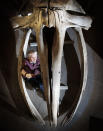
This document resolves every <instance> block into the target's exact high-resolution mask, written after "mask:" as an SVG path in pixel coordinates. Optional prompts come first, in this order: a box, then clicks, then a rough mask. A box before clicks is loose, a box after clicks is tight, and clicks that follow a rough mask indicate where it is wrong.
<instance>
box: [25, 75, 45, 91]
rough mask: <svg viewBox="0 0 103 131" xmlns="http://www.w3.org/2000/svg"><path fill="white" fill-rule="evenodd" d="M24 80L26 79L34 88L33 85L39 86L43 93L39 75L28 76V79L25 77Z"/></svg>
mask: <svg viewBox="0 0 103 131" xmlns="http://www.w3.org/2000/svg"><path fill="white" fill-rule="evenodd" d="M26 81H28V82H29V83H30V84H31V85H32V86H33V87H34V88H35V86H37V87H39V88H40V90H41V91H42V93H44V88H43V83H42V79H41V75H37V76H35V77H34V78H30V79H27V78H26Z"/></svg>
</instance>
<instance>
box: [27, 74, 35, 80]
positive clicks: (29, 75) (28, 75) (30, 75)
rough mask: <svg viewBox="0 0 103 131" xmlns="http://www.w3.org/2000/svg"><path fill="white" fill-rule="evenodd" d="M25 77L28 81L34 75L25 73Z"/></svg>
mask: <svg viewBox="0 0 103 131" xmlns="http://www.w3.org/2000/svg"><path fill="white" fill-rule="evenodd" d="M25 77H26V78H29V79H30V78H32V77H34V74H30V73H27V74H26V75H25Z"/></svg>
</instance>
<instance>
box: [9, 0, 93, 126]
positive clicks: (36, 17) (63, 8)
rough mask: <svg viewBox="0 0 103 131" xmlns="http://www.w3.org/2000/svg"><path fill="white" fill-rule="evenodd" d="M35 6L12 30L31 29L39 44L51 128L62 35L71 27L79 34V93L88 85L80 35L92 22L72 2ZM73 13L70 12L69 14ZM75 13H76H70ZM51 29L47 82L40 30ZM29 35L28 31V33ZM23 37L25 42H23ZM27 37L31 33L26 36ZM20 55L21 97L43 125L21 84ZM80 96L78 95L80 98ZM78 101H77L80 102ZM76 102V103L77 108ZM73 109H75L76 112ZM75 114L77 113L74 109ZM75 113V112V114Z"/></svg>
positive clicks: (58, 0) (18, 18) (57, 94)
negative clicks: (80, 67) (80, 88)
mask: <svg viewBox="0 0 103 131" xmlns="http://www.w3.org/2000/svg"><path fill="white" fill-rule="evenodd" d="M32 4H33V5H34V7H33V12H32V13H29V14H27V15H26V16H22V15H18V16H15V17H13V18H12V19H11V21H12V25H13V28H14V29H15V30H16V29H23V28H30V29H34V30H35V32H36V40H37V44H38V53H39V57H40V63H41V74H42V78H43V85H44V94H45V99H46V101H47V108H48V116H49V121H50V124H51V125H54V126H57V114H58V111H59V97H60V77H61V59H62V52H63V45H64V38H65V32H66V30H67V28H74V30H75V31H76V32H78V34H79V37H80V41H81V43H82V49H83V51H82V53H83V54H82V55H83V79H82V87H83V88H82V92H83V91H84V89H85V87H86V82H87V51H86V45H85V40H84V37H83V33H82V28H83V29H85V30H88V29H89V28H90V27H91V23H92V19H91V17H89V16H86V15H85V11H84V10H83V9H82V7H81V6H80V5H79V4H78V3H77V2H76V1H75V0H65V1H62V0H55V1H54V0H49V1H48V2H47V1H44V0H41V1H40V0H35V1H33V2H32ZM70 11H72V13H70ZM73 12H76V13H77V14H75V13H74V14H73ZM45 26H46V27H48V28H51V27H54V28H55V34H54V38H53V43H52V49H51V50H52V51H51V52H52V55H51V56H52V58H51V59H52V66H51V68H52V69H51V71H52V79H51V80H50V75H49V65H48V47H47V44H46V43H45V42H44V41H43V29H44V27H45ZM30 32H31V31H30ZM25 36H26V35H24V38H23V39H24V42H23V43H25ZM29 36H30V33H29ZM20 51H21V52H22V51H23V44H22V47H21V50H20ZM21 57H22V56H21V53H20V55H19V63H18V72H19V73H18V74H19V75H18V76H19V81H20V87H21V90H22V94H23V96H24V98H25V100H26V102H27V104H28V107H29V109H30V111H31V113H32V114H33V115H34V116H36V118H37V119H38V120H39V121H40V122H42V124H45V122H44V120H43V118H42V116H41V115H40V114H39V112H38V111H37V110H36V108H35V105H33V103H32V102H31V100H30V98H29V96H28V94H27V91H26V89H25V85H24V84H22V82H21V81H22V80H21V79H22V78H21V76H20V66H21ZM81 97H82V95H80V99H81ZM80 99H79V101H80ZM78 105H79V102H78V104H77V107H78ZM77 107H76V109H77ZM75 111H76V110H75ZM75 111H74V113H75ZM72 116H73V114H72Z"/></svg>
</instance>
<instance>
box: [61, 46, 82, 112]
mask: <svg viewBox="0 0 103 131" xmlns="http://www.w3.org/2000/svg"><path fill="white" fill-rule="evenodd" d="M64 58H65V62H66V67H67V85H68V90H67V91H66V92H65V95H64V97H63V100H62V102H61V105H60V114H63V113H65V112H66V111H68V112H69V111H70V110H71V111H72V112H73V110H72V109H73V106H74V102H75V100H76V98H77V95H78V93H79V90H80V80H81V71H80V65H79V61H78V57H77V54H76V51H75V49H74V47H73V44H66V45H65V44H64ZM76 104H77V103H75V105H76ZM72 112H71V113H72Z"/></svg>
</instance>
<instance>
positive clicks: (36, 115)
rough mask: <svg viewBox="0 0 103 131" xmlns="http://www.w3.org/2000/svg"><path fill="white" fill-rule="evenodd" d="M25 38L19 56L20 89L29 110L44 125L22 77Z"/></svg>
mask: <svg viewBox="0 0 103 131" xmlns="http://www.w3.org/2000/svg"><path fill="white" fill-rule="evenodd" d="M25 36H26V34H24V38H25ZM24 38H23V41H22V44H21V48H20V53H19V57H18V81H19V85H20V89H21V92H22V94H23V97H24V100H25V102H26V103H27V106H28V108H29V110H30V111H31V113H32V115H33V116H34V117H36V118H37V119H38V120H39V121H40V122H41V123H42V124H43V125H44V124H45V122H44V120H43V118H42V116H41V115H40V114H39V112H38V111H37V109H36V108H35V106H34V105H33V103H32V101H31V99H30V97H29V95H28V93H27V90H26V87H25V82H24V81H23V79H22V77H21V66H22V53H23V46H24V43H25V39H24Z"/></svg>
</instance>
